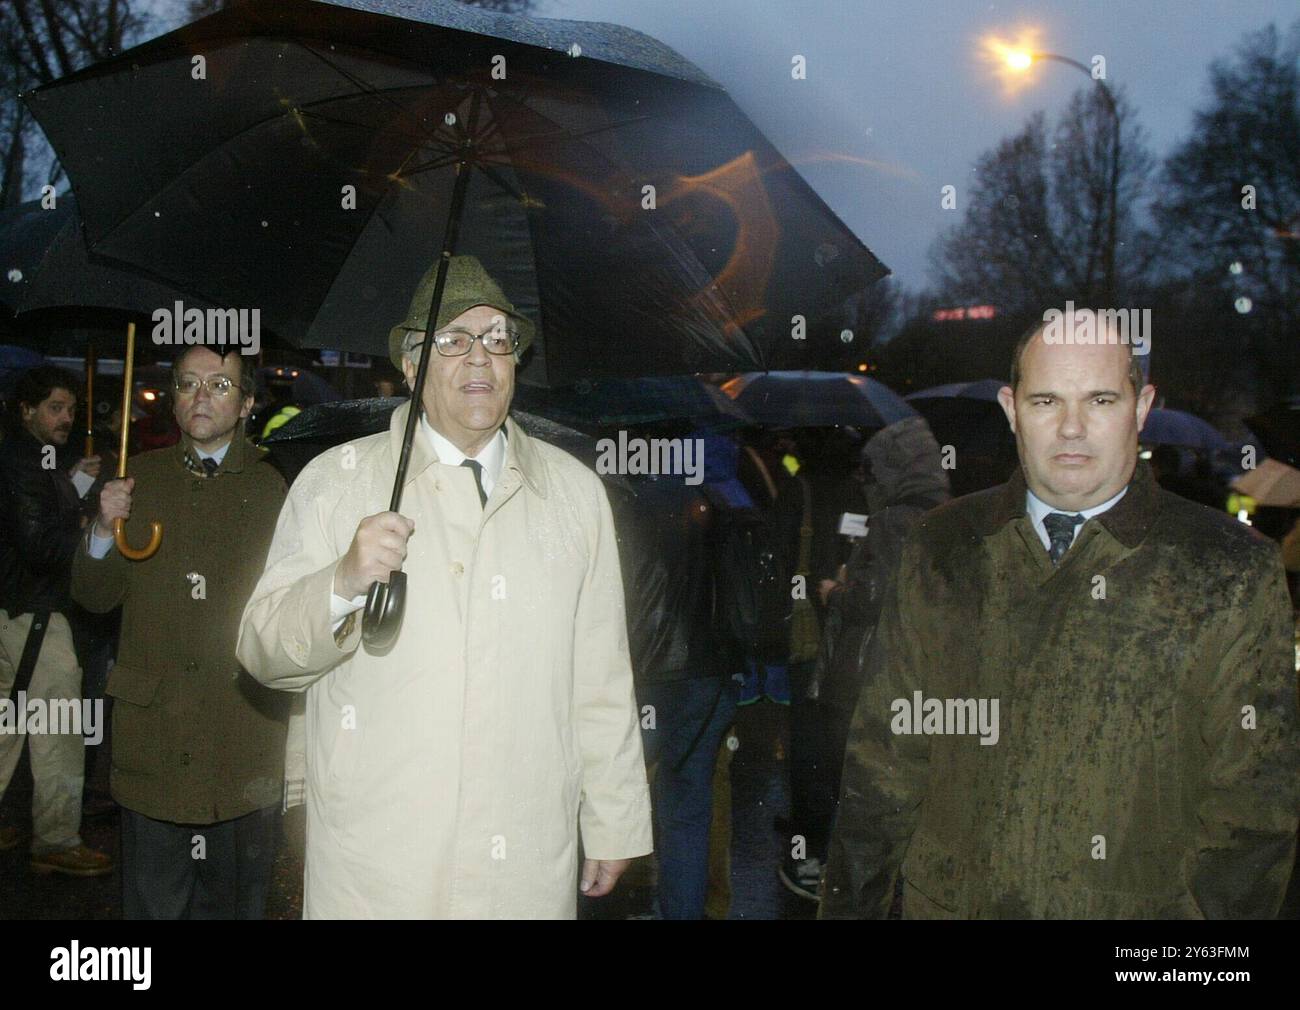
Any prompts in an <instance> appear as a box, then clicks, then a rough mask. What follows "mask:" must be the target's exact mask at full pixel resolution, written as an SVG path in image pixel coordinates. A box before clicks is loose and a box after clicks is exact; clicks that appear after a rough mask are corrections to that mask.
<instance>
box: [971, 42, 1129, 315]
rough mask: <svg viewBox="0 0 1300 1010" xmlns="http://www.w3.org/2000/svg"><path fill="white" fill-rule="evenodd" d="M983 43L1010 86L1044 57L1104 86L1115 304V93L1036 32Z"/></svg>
mask: <svg viewBox="0 0 1300 1010" xmlns="http://www.w3.org/2000/svg"><path fill="white" fill-rule="evenodd" d="M983 46H984V53H985V56H986V57H987V58H988V59H991V60H992V61H993V62H995V63H996V64H999V65H1000V70H1001V71H1002V79H1003V81H1004V83H1006V85H1007V87H1008V88H1009V89H1014V88H1015V87H1016V81H1017V79H1023V78H1024V77H1025V75H1026V74H1027V72H1028V71H1029V69H1030V68H1031V67H1032V66H1033V65H1034V64H1035V63H1037V62H1039V61H1041V60H1053V61H1055V62H1057V63H1064V64H1065V65H1066V66H1070V67H1074V69H1076V70H1078V71H1081V72H1082V73H1084V74H1086V75H1087V76H1088V79H1089V80H1091V81H1095V82H1096V84H1097V87H1098V88H1100V89H1101V96H1102V98H1103V99H1104V100H1105V102H1106V108H1107V109H1108V110H1109V111H1110V116H1111V122H1112V123H1113V127H1114V129H1113V133H1112V135H1111V157H1110V173H1109V175H1110V178H1109V180H1108V183H1109V185H1108V189H1109V191H1110V192H1109V197H1110V199H1109V201H1108V203H1109V206H1108V208H1107V210H1108V213H1107V222H1106V224H1107V227H1106V245H1105V248H1104V250H1103V254H1102V274H1103V279H1102V286H1103V289H1104V291H1103V297H1104V300H1105V302H1106V304H1111V303H1112V302H1113V300H1114V298H1115V247H1116V245H1117V243H1118V237H1117V231H1118V216H1119V149H1120V135H1119V108H1118V107H1117V106H1116V104H1115V96H1114V95H1113V94H1111V90H1110V88H1109V87H1107V86H1106V82H1105V81H1104V80H1103V79H1102V78H1100V77H1097V76H1095V75H1094V74H1093V72H1092V69H1091V68H1090V67H1087V66H1085V65H1084V64H1082V63H1080V62H1079V61H1078V60H1073V59H1071V58H1070V57H1068V56H1062V55H1060V54H1059V53H1047V52H1042V51H1041V50H1040V49H1038V44H1037V38H1036V37H1035V36H1034V33H1032V32H1027V33H1022V34H1021V37H1020V39H1019V40H1018V41H1016V42H1014V43H1007V42H1004V41H1003V40H1002V39H999V38H997V37H995V36H989V37H986V38H985V39H984V40H983Z"/></svg>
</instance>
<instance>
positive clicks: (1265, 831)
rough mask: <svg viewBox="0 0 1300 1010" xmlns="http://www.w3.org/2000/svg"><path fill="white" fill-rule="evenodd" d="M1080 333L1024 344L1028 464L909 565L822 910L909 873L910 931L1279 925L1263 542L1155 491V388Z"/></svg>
mask: <svg viewBox="0 0 1300 1010" xmlns="http://www.w3.org/2000/svg"><path fill="white" fill-rule="evenodd" d="M1088 317H1091V318H1088ZM1084 321H1085V322H1087V323H1090V324H1091V325H1090V326H1089V328H1088V329H1087V330H1085V329H1082V328H1080V329H1079V330H1076V331H1074V336H1075V340H1071V341H1069V342H1062V341H1061V340H1059V339H1056V340H1054V339H1049V338H1051V337H1052V336H1053V333H1052V331H1050V330H1048V329H1046V328H1044V327H1039V328H1037V329H1036V330H1035V331H1033V332H1031V333H1029V334H1027V335H1026V339H1025V340H1024V341H1022V342H1021V345H1020V346H1019V347H1018V348H1017V349H1016V354H1015V358H1014V360H1013V367H1012V375H1011V385H1010V387H1003V389H1002V391H1001V394H1000V399H1001V402H1002V406H1003V409H1004V410H1005V411H1006V414H1007V417H1008V419H1009V420H1010V423H1011V426H1012V429H1013V431H1014V432H1015V434H1016V440H1017V443H1018V446H1019V452H1020V463H1021V472H1017V474H1016V475H1015V476H1014V477H1013V479H1012V480H1011V481H1010V482H1009V483H1007V484H1006V485H1004V486H1002V487H1000V488H993V489H991V490H989V491H984V492H981V493H979V494H973V495H968V496H966V497H964V498H958V499H956V500H954V501H951V502H949V503H948V504H946V505H943V506H941V507H939V508H937V509H934V510H933V511H931V512H929V513H927V514H926V515H925V516H924V517H922V519H921V520H920V522H919V524H918V526H917V527H916V528H915V529H914V530H913V532H912V534H911V535H910V536H909V538H908V541H907V544H906V546H905V547H904V550H903V555H902V560H901V563H900V567H899V572H898V577H897V580H896V583H895V586H894V589H893V590H892V591H891V592H890V593H889V594H888V595H887V597H886V601H885V605H884V609H883V612H882V615H881V618H880V623H879V625H878V626H877V629H876V634H875V640H874V642H873V645H872V648H871V651H870V654H869V657H868V658H867V660H866V669H865V670H864V685H865V686H864V688H863V691H862V694H861V696H860V698H859V701H858V707H857V711H856V714H855V717H854V724H853V728H852V730H851V733H850V739H849V746H848V753H847V758H846V761H845V766H844V778H843V791H842V799H841V802H840V808H839V817H840V819H839V823H838V824H837V826H836V832H835V837H834V839H833V840H832V843H831V854H830V859H829V866H828V870H827V879H826V880H825V881H824V884H823V903H822V910H821V912H822V916H823V917H824V918H842V917H853V916H883V915H885V914H886V913H887V911H888V909H889V907H890V903H891V899H892V897H893V894H894V883H895V880H896V878H897V877H898V876H899V875H900V873H901V876H902V879H903V886H902V890H903V901H902V909H903V915H904V917H905V918H1124V919H1127V918H1246V917H1262V918H1269V917H1272V916H1274V915H1276V914H1277V910H1278V907H1279V905H1280V904H1281V901H1282V897H1283V894H1284V893H1285V891H1286V885H1287V879H1288V877H1289V876H1290V873H1291V866H1292V858H1293V853H1294V847H1295V837H1296V818H1297V791H1298V789H1300V735H1298V731H1297V713H1296V690H1295V688H1296V683H1295V674H1296V672H1295V666H1294V661H1295V660H1294V654H1293V651H1292V650H1293V646H1292V631H1291V607H1290V603H1289V600H1288V598H1287V592H1286V583H1285V580H1284V576H1283V572H1282V562H1281V558H1280V556H1279V552H1278V549H1277V545H1276V544H1274V543H1272V542H1271V541H1269V540H1266V539H1265V538H1263V537H1261V536H1259V535H1258V534H1257V533H1255V532H1254V531H1253V530H1252V529H1250V527H1248V526H1245V525H1243V524H1241V523H1238V522H1236V521H1235V520H1233V519H1232V518H1230V517H1229V516H1226V515H1223V514H1220V513H1216V512H1214V511H1213V510H1211V509H1208V508H1205V507H1203V506H1201V505H1197V504H1195V503H1193V502H1189V501H1185V500H1183V499H1181V498H1178V497H1177V496H1175V495H1172V494H1169V493H1167V492H1165V491H1162V490H1160V488H1159V487H1157V486H1156V483H1155V481H1154V479H1153V478H1152V475H1151V471H1150V468H1149V467H1148V466H1147V465H1146V464H1145V463H1141V462H1139V461H1138V459H1137V446H1138V432H1139V431H1140V430H1141V428H1142V425H1143V423H1144V422H1145V420H1146V416H1147V411H1148V410H1149V408H1150V406H1151V400H1152V397H1153V396H1154V393H1155V390H1154V388H1153V387H1151V386H1149V385H1145V384H1144V382H1143V379H1142V374H1141V370H1140V369H1139V368H1138V367H1137V364H1138V363H1137V362H1136V361H1135V360H1134V358H1133V357H1132V355H1131V353H1130V351H1131V345H1128V346H1126V345H1125V344H1124V343H1121V342H1118V341H1117V340H1115V339H1113V338H1116V337H1117V336H1119V335H1120V334H1119V333H1117V332H1116V331H1115V330H1114V329H1112V328H1111V324H1110V323H1109V321H1107V320H1106V317H1105V316H1101V315H1099V314H1096V313H1088V314H1086V315H1085V320H1084ZM1087 332H1091V333H1092V334H1093V336H1094V338H1095V339H1094V342H1092V343H1088V342H1078V340H1079V338H1080V337H1081V336H1082V335H1083V334H1085V333H1087ZM1100 338H1105V339H1100ZM957 465H958V466H960V465H961V460H960V459H958V461H957Z"/></svg>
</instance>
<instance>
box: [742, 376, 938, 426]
mask: <svg viewBox="0 0 1300 1010" xmlns="http://www.w3.org/2000/svg"><path fill="white" fill-rule="evenodd" d="M722 391H723V392H724V393H726V394H727V395H728V396H729V397H731V398H732V399H733V400H735V401H736V402H737V403H738V404H740V406H741V407H743V408H744V410H745V412H746V413H747V414H749V416H750V417H752V418H753V419H754V420H755V421H756V422H758V423H759V424H763V425H767V426H768V427H771V428H831V427H835V426H837V425H853V426H855V427H860V428H884V427H887V426H888V425H891V424H893V423H894V422H895V421H901V420H903V419H904V418H907V417H915V416H916V411H915V410H913V409H912V408H911V407H910V406H908V404H907V401H906V400H904V399H903V398H902V397H901V396H899V395H898V394H897V393H895V392H894V391H893V390H892V389H890V388H889V387H888V386H886V385H885V384H884V383H881V382H877V381H876V380H875V379H868V378H867V377H866V376H863V375H854V374H852V373H850V372H750V373H749V374H747V375H740V376H737V377H736V378H734V379H732V380H730V381H729V382H726V383H724V384H723V386H722Z"/></svg>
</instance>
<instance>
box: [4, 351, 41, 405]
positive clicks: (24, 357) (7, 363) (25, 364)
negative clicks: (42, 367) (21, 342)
mask: <svg viewBox="0 0 1300 1010" xmlns="http://www.w3.org/2000/svg"><path fill="white" fill-rule="evenodd" d="M44 361H45V359H44V358H43V357H42V356H41V355H40V354H38V353H37V352H36V351H32V350H28V349H27V348H26V347H11V346H9V345H8V344H5V345H2V346H0V395H8V393H9V392H10V391H12V389H13V387H14V383H16V382H17V381H18V377H19V376H20V375H22V374H23V372H25V371H27V370H28V369H29V368H35V367H36V366H37V365H39V364H41V363H42V362H44Z"/></svg>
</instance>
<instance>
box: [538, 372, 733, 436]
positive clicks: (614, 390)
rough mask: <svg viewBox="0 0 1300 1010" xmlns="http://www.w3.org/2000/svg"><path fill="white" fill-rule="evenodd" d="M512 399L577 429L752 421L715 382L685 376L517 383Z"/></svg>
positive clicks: (721, 426)
mask: <svg viewBox="0 0 1300 1010" xmlns="http://www.w3.org/2000/svg"><path fill="white" fill-rule="evenodd" d="M514 402H515V403H516V404H518V405H519V407H521V408H522V409H523V410H526V411H531V412H532V413H534V414H539V415H541V416H543V417H549V418H552V419H554V420H556V421H559V422H561V423H563V424H569V425H577V426H578V427H588V426H594V427H610V426H613V425H620V424H626V425H639V424H656V423H660V422H664V421H686V422H689V423H690V424H692V425H694V426H696V427H700V428H708V429H710V430H713V431H722V430H726V429H728V428H741V427H744V426H746V425H749V424H753V423H754V421H753V419H752V418H751V417H750V416H749V415H748V414H746V413H745V411H744V410H743V409H742V408H741V407H740V406H739V405H738V404H736V403H734V402H733V401H732V400H731V399H730V398H729V397H728V396H727V395H726V394H725V393H723V392H722V390H720V389H719V388H718V387H717V386H714V385H711V384H710V383H708V382H705V381H704V380H703V379H699V378H696V377H695V376H689V375H659V376H649V377H647V378H643V379H598V380H592V381H583V382H579V383H577V384H576V385H574V386H569V387H566V388H562V389H544V388H540V387H537V386H527V385H521V386H519V387H518V388H517V389H516V390H515V400H514Z"/></svg>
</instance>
